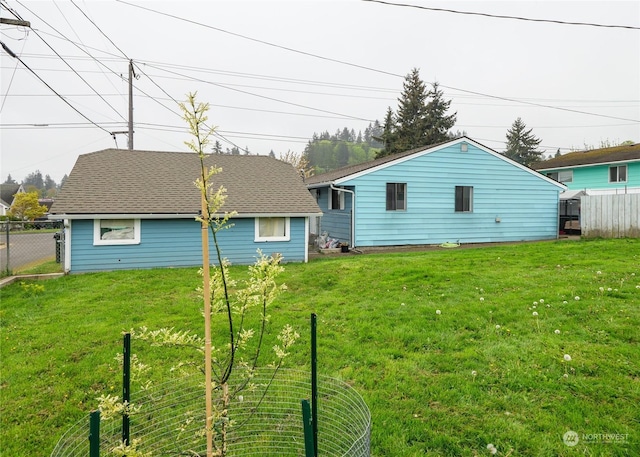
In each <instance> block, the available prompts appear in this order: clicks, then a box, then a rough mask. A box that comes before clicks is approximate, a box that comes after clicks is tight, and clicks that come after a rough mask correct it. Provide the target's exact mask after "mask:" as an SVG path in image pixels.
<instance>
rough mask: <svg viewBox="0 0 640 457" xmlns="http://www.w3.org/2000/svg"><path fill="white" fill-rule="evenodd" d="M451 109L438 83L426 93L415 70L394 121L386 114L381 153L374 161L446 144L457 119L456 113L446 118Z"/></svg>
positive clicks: (408, 76) (400, 100) (410, 75)
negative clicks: (424, 147) (431, 145)
mask: <svg viewBox="0 0 640 457" xmlns="http://www.w3.org/2000/svg"><path fill="white" fill-rule="evenodd" d="M450 105H451V101H450V100H449V101H447V100H445V99H444V96H443V92H442V90H440V88H439V86H438V83H434V84H433V89H432V90H428V89H427V86H426V84H425V83H424V82H423V81H422V80H421V79H420V73H419V71H418V69H417V68H414V69H413V70H411V72H410V73H409V74H408V75H407V76H406V77H405V80H404V83H403V91H402V94H401V96H400V98H399V99H398V111H397V113H396V114H395V117H394V114H393V112H392V111H391V108H389V109H388V110H387V115H386V117H385V124H384V133H383V135H382V138H383V139H384V150H382V151H380V152H379V153H378V155H377V157H383V156H386V155H389V154H395V153H398V152H402V151H407V150H410V149H415V148H419V147H422V146H428V145H430V144H435V143H440V142H442V141H446V140H447V139H448V138H449V129H451V128H452V127H453V126H454V125H455V123H456V117H457V113H453V114H447V111H448V110H449V106H450ZM391 120H393V122H390V121H391Z"/></svg>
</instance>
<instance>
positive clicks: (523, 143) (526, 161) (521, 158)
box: [504, 118, 542, 166]
mask: <svg viewBox="0 0 640 457" xmlns="http://www.w3.org/2000/svg"><path fill="white" fill-rule="evenodd" d="M526 129H527V126H526V125H525V123H524V122H523V121H522V119H520V118H518V119H516V120H515V121H514V122H513V125H512V126H511V128H510V129H509V130H508V131H507V150H506V151H505V152H504V155H505V156H507V157H509V158H510V159H513V160H515V161H516V162H518V163H521V164H523V165H526V166H529V165H531V164H532V163H534V162H537V161H539V160H540V156H541V155H542V151H538V150H537V147H538V145H539V144H540V142H541V141H542V140H541V139H539V138H537V137H536V136H535V135H534V134H533V133H531V131H532V130H533V129H529V130H526Z"/></svg>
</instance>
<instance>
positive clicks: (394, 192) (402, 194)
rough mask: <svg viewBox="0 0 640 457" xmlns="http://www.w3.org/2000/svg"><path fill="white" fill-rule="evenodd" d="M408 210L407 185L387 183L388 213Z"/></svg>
mask: <svg viewBox="0 0 640 457" xmlns="http://www.w3.org/2000/svg"><path fill="white" fill-rule="evenodd" d="M406 209H407V183H398V182H388V183H387V211H404V210H406Z"/></svg>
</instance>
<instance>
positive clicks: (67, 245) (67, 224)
mask: <svg viewBox="0 0 640 457" xmlns="http://www.w3.org/2000/svg"><path fill="white" fill-rule="evenodd" d="M70 271H71V221H70V220H68V219H65V220H64V272H65V273H69V272H70Z"/></svg>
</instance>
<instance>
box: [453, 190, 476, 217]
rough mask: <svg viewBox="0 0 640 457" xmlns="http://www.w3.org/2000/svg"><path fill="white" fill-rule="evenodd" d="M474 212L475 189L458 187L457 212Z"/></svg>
mask: <svg viewBox="0 0 640 457" xmlns="http://www.w3.org/2000/svg"><path fill="white" fill-rule="evenodd" d="M472 211H473V187H472V186H456V212H457V213H470V212H472Z"/></svg>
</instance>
